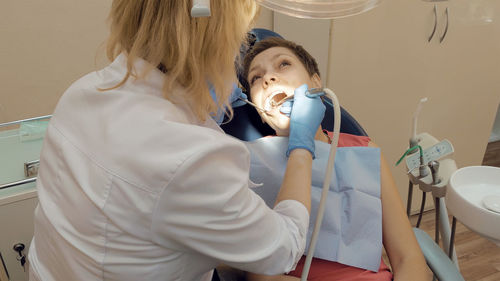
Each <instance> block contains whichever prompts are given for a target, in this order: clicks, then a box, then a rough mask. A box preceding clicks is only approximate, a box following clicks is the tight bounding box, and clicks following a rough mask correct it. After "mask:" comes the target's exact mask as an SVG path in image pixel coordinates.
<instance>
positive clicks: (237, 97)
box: [209, 84, 248, 125]
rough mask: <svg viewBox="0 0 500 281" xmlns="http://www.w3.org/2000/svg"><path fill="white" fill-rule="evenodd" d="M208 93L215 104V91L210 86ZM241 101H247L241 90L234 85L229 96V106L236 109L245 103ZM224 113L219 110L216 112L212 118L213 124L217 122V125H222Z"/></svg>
mask: <svg viewBox="0 0 500 281" xmlns="http://www.w3.org/2000/svg"><path fill="white" fill-rule="evenodd" d="M209 91H210V96H211V97H212V99H213V100H214V101H215V102H217V97H216V95H215V90H214V88H213V87H212V86H210V88H209ZM241 99H245V100H246V99H248V97H247V95H245V94H244V93H243V92H242V90H241V89H240V88H239V87H238V86H237V85H236V84H233V90H232V92H231V95H230V96H229V102H230V103H231V106H232V107H233V108H236V107H239V106H242V105H244V104H245V102H244V101H242V100H241ZM224 113H225V111H224V110H221V109H219V110H218V111H217V114H215V116H213V117H212V118H213V119H214V120H215V122H217V124H219V125H220V124H222V121H224Z"/></svg>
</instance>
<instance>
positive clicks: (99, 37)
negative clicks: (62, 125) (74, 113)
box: [0, 0, 273, 123]
mask: <svg viewBox="0 0 500 281" xmlns="http://www.w3.org/2000/svg"><path fill="white" fill-rule="evenodd" d="M110 3H111V1H110V0H84V1H82V0H45V1H39V0H23V1H1V2H0V26H1V27H2V28H0V38H2V44H0V62H1V63H0V85H1V88H0V123H5V122H9V121H15V120H20V119H25V118H30V117H36V116H42V115H48V114H51V113H52V111H53V110H54V108H55V106H56V104H57V101H58V99H59V97H60V96H61V95H62V94H63V92H64V90H65V89H66V88H67V87H68V86H69V85H70V84H71V83H72V82H73V81H75V80H76V79H78V78H79V77H81V76H82V75H84V74H86V73H88V72H91V71H94V70H96V69H99V68H101V67H102V66H103V65H105V64H106V63H107V59H106V57H105V53H104V45H103V44H104V42H105V39H106V36H107V30H108V26H107V24H106V17H107V14H108V11H109V7H110ZM4 27H5V28H4ZM256 27H263V28H268V29H272V28H273V14H272V13H271V12H270V11H269V10H267V9H265V8H263V9H262V10H261V15H260V18H259V19H258V20H257V23H256Z"/></svg>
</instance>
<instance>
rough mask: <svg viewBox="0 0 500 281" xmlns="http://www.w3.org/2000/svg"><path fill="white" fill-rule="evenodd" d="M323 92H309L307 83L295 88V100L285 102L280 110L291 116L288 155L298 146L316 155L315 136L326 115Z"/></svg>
mask: <svg viewBox="0 0 500 281" xmlns="http://www.w3.org/2000/svg"><path fill="white" fill-rule="evenodd" d="M322 95H324V93H323V92H319V93H315V94H309V92H308V88H307V84H304V85H302V86H300V87H298V88H297V89H295V92H294V97H293V100H290V101H287V102H285V103H283V105H282V106H281V108H280V112H282V113H283V114H285V115H289V116H290V136H289V137H288V150H287V152H286V156H289V155H290V152H291V151H292V150H294V149H297V148H304V149H307V150H309V151H310V152H311V154H312V156H313V159H314V158H315V155H314V149H315V146H314V137H315V136H316V131H318V128H319V125H320V124H321V121H323V117H324V116H325V105H324V104H323V102H322V101H321V98H320V97H321V96H322Z"/></svg>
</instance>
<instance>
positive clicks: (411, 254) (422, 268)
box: [369, 143, 430, 281]
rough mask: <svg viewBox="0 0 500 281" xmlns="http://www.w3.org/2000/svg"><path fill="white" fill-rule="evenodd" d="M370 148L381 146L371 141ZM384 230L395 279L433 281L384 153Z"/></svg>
mask: <svg viewBox="0 0 500 281" xmlns="http://www.w3.org/2000/svg"><path fill="white" fill-rule="evenodd" d="M369 146H370V147H377V146H376V145H375V144H373V143H370V144H369ZM380 173H381V185H380V186H381V194H380V197H381V201H382V233H383V243H384V247H385V250H386V252H387V256H388V257H389V260H390V264H391V267H392V271H393V274H394V280H395V281H398V280H407V281H408V280H429V276H430V275H429V272H428V269H427V266H426V264H425V259H424V256H423V254H422V252H421V250H420V247H419V245H418V242H417V239H416V238H415V235H414V234H413V230H412V228H411V225H410V222H409V220H408V218H407V216H406V212H405V209H404V207H403V202H402V201H401V198H400V197H399V193H398V190H397V187H396V183H395V182H394V179H393V177H392V174H391V171H390V170H389V166H388V165H387V162H386V161H385V159H384V157H383V155H382V154H381V155H380Z"/></svg>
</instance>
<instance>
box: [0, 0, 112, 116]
mask: <svg viewBox="0 0 500 281" xmlns="http://www.w3.org/2000/svg"><path fill="white" fill-rule="evenodd" d="M110 2H111V1H109V0H84V1H82V0H44V1H39V0H23V1H0V26H1V28H0V38H2V39H1V40H2V44H0V85H1V88H0V123H4V122H7V121H14V120H19V119H24V118H29V117H35V116H41V115H47V114H51V112H52V111H53V110H54V107H55V105H56V103H57V100H58V99H59V97H60V96H61V95H62V93H63V91H64V90H65V89H66V88H67V87H68V86H69V85H70V84H71V82H72V81H74V80H75V79H77V78H79V77H80V76H82V75H83V74H85V73H88V72H91V71H93V70H95V69H97V68H99V65H102V63H103V62H104V61H105V60H104V59H103V58H104V56H103V52H102V48H101V49H99V48H100V46H101V44H102V43H103V42H104V40H105V38H106V33H107V25H106V23H105V20H106V16H107V13H108V9H109V6H110ZM98 51H100V54H101V55H99V56H98V57H97V62H96V54H97V53H98Z"/></svg>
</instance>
